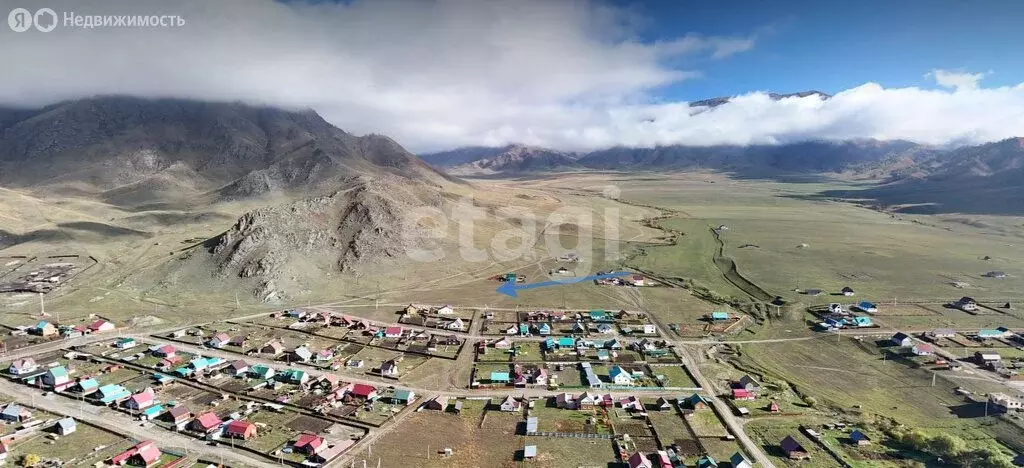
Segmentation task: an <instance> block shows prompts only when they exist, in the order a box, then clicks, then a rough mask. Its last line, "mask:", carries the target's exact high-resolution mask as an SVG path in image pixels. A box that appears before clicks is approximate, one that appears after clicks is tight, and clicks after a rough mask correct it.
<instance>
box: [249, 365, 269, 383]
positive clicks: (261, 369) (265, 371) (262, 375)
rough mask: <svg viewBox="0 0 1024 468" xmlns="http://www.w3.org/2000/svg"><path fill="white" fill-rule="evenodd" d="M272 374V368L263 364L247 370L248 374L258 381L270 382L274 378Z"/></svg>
mask: <svg viewBox="0 0 1024 468" xmlns="http://www.w3.org/2000/svg"><path fill="white" fill-rule="evenodd" d="M274 372H275V371H274V368H273V367H270V366H267V365H263V364H256V365H254V366H252V367H250V368H249V374H250V375H252V376H253V377H256V378H259V379H267V380H270V379H272V378H273V377H274Z"/></svg>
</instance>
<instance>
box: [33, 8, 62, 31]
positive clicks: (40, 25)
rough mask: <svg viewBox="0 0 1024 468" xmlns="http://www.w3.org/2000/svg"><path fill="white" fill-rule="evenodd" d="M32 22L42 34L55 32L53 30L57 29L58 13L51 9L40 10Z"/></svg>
mask: <svg viewBox="0 0 1024 468" xmlns="http://www.w3.org/2000/svg"><path fill="white" fill-rule="evenodd" d="M32 21H33V22H34V23H36V29H38V30H39V31H41V32H50V31H53V28H56V27H57V12H55V11H53V10H51V9H49V8H40V9H39V11H37V12H36V14H35V16H33V17H32Z"/></svg>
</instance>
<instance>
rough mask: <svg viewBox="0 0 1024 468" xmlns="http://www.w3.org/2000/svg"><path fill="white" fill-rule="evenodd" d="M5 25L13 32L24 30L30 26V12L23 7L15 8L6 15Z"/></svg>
mask: <svg viewBox="0 0 1024 468" xmlns="http://www.w3.org/2000/svg"><path fill="white" fill-rule="evenodd" d="M7 25H8V26H10V27H11V30H12V31H14V32H25V31H28V28H31V27H32V13H29V11H28V10H26V9H24V8H15V9H13V10H11V13H10V14H9V15H7Z"/></svg>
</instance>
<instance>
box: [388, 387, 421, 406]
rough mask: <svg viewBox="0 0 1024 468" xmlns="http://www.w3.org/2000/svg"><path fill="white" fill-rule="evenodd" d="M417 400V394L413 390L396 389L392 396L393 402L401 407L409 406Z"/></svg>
mask: <svg viewBox="0 0 1024 468" xmlns="http://www.w3.org/2000/svg"><path fill="white" fill-rule="evenodd" d="M414 400H416V393H415V392H413V391H412V390H405V389H396V390H395V391H394V393H393V394H392V395H391V402H392V403H395V404H399V405H409V404H410V403H412V402H413V401H414Z"/></svg>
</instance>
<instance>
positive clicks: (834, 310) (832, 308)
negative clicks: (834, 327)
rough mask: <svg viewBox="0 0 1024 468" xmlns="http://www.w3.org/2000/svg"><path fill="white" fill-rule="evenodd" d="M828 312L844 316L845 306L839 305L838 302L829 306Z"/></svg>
mask: <svg viewBox="0 0 1024 468" xmlns="http://www.w3.org/2000/svg"><path fill="white" fill-rule="evenodd" d="M828 311H829V312H831V313H833V314H842V313H843V305H842V304H839V303H838V302H833V303H831V304H829V305H828Z"/></svg>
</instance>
